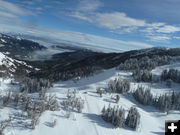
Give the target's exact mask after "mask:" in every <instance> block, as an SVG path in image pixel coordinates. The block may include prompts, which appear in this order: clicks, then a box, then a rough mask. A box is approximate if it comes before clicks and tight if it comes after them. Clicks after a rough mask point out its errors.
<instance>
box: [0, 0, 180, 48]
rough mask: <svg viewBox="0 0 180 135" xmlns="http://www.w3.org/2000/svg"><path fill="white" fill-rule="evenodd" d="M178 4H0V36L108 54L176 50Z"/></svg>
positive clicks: (29, 0) (171, 0) (26, 0)
mask: <svg viewBox="0 0 180 135" xmlns="http://www.w3.org/2000/svg"><path fill="white" fill-rule="evenodd" d="M179 5H180V0H0V32H4V33H21V34H26V35H32V36H37V37H45V38H49V39H52V40H55V41H59V42H60V41H67V42H73V43H77V44H86V45H87V46H97V47H99V48H106V49H112V50H121V49H124V50H130V49H139V48H147V47H153V46H165V47H180V17H179V15H180V8H179Z"/></svg>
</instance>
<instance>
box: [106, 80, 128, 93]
mask: <svg viewBox="0 0 180 135" xmlns="http://www.w3.org/2000/svg"><path fill="white" fill-rule="evenodd" d="M107 87H108V88H107V89H108V92H110V93H115V92H117V93H127V92H128V91H129V90H130V82H129V81H128V80H126V79H123V78H120V77H119V78H115V79H114V80H110V81H109V82H108V84H107Z"/></svg>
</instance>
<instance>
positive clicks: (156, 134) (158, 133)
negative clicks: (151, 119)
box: [151, 131, 164, 135]
mask: <svg viewBox="0 0 180 135" xmlns="http://www.w3.org/2000/svg"><path fill="white" fill-rule="evenodd" d="M151 133H153V134H155V135H164V132H154V131H151Z"/></svg>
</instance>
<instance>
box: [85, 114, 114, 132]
mask: <svg viewBox="0 0 180 135" xmlns="http://www.w3.org/2000/svg"><path fill="white" fill-rule="evenodd" d="M83 115H84V117H86V118H88V119H89V120H90V121H91V122H92V123H95V124H97V125H99V126H102V127H105V128H115V127H114V126H113V125H112V124H110V123H107V122H105V121H104V120H103V119H102V118H101V115H97V114H90V113H83Z"/></svg>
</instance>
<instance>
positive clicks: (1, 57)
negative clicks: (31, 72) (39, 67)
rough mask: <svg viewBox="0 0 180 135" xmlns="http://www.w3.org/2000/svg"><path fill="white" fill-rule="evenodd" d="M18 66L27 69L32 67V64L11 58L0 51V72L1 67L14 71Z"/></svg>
mask: <svg viewBox="0 0 180 135" xmlns="http://www.w3.org/2000/svg"><path fill="white" fill-rule="evenodd" d="M19 66H23V67H26V68H27V70H28V69H33V67H32V66H30V65H27V64H26V63H25V62H23V61H19V60H15V59H12V58H10V57H8V56H6V55H5V54H3V53H1V52H0V67H3V68H1V72H2V70H3V69H5V70H8V71H11V72H15V71H16V70H17V68H18V67H19Z"/></svg>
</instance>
